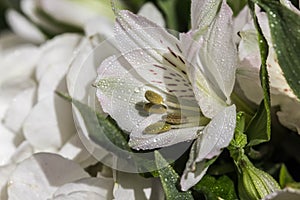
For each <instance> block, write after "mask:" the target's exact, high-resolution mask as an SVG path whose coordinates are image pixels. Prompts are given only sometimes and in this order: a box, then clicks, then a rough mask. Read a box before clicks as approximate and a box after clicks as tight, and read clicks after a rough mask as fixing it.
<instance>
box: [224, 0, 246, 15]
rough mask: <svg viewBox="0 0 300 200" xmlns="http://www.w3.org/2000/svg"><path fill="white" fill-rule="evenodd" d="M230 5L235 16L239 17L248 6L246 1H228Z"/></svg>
mask: <svg viewBox="0 0 300 200" xmlns="http://www.w3.org/2000/svg"><path fill="white" fill-rule="evenodd" d="M227 3H228V5H229V6H230V7H231V9H232V11H233V14H234V16H237V15H238V14H239V12H240V11H241V10H242V9H243V8H244V7H245V5H246V4H247V1H246V0H239V1H237V0H227Z"/></svg>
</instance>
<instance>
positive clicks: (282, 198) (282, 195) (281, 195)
mask: <svg viewBox="0 0 300 200" xmlns="http://www.w3.org/2000/svg"><path fill="white" fill-rule="evenodd" d="M299 198H300V190H298V189H294V188H289V187H286V188H284V189H283V190H279V191H276V192H274V193H272V194H269V195H267V196H266V197H265V198H263V200H287V199H289V200H297V199H299Z"/></svg>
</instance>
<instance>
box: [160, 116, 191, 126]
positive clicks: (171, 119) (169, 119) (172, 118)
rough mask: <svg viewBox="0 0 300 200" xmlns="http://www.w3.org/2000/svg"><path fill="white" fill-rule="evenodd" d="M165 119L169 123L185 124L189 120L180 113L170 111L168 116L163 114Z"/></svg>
mask: <svg viewBox="0 0 300 200" xmlns="http://www.w3.org/2000/svg"><path fill="white" fill-rule="evenodd" d="M163 120H164V121H166V122H167V123H169V124H174V125H179V124H184V123H187V122H188V120H187V118H186V117H185V116H183V115H181V114H180V113H170V114H168V115H166V116H163Z"/></svg>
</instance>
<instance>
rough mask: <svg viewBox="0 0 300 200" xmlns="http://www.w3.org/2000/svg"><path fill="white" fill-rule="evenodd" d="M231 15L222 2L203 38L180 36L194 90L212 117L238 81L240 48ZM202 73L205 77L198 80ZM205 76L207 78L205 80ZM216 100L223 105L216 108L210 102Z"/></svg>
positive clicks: (227, 100) (228, 100)
mask: <svg viewBox="0 0 300 200" xmlns="http://www.w3.org/2000/svg"><path fill="white" fill-rule="evenodd" d="M231 17H232V11H231V9H230V8H229V6H228V5H227V4H226V3H223V4H222V6H221V8H220V11H219V13H218V15H217V17H216V19H215V20H214V21H213V23H212V25H211V27H210V28H209V29H208V31H207V33H206V34H205V35H204V36H203V37H202V39H201V40H200V41H192V40H193V38H192V33H189V34H185V35H181V41H182V43H183V44H184V46H185V47H184V51H183V52H184V55H185V57H186V58H187V60H188V63H189V67H188V70H189V72H188V74H190V76H192V77H191V79H192V80H191V82H192V83H193V88H194V90H196V91H194V93H195V95H196V98H197V100H198V101H200V103H199V106H200V108H201V110H202V111H203V113H204V115H205V116H207V117H210V118H212V117H214V116H215V115H216V114H217V113H218V112H220V111H221V110H222V109H223V108H224V107H225V106H226V103H230V95H231V92H232V90H233V86H234V83H235V70H236V67H237V51H236V48H235V44H234V42H233V38H232V32H233V30H232V28H233V26H232V19H231ZM197 45H198V47H197ZM192 51H194V52H192ZM197 54H198V55H197ZM194 65H196V66H194ZM194 71H196V72H197V71H198V72H200V73H201V74H202V75H201V74H200V73H195V72H194ZM195 74H197V75H195ZM199 75H200V76H202V77H203V78H201V77H200V79H201V80H200V81H197V80H198V79H199V77H198V76H199ZM204 77H205V79H206V80H207V81H205V82H202V81H203V79H204ZM197 87H198V89H197ZM211 91H213V92H211ZM198 92H199V93H198ZM214 93H215V94H214ZM216 99H219V100H218V101H219V104H220V105H219V106H217V107H216V108H214V107H215V106H209V105H211V103H209V102H210V101H211V102H216ZM225 102H226V103H225Z"/></svg>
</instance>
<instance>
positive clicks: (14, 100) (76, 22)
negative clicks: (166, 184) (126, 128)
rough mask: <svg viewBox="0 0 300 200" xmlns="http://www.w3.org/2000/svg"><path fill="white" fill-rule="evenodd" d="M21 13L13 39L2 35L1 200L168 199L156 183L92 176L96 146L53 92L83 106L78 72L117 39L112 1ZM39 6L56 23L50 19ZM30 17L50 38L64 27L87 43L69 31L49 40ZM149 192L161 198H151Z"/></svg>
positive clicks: (50, 4)
mask: <svg viewBox="0 0 300 200" xmlns="http://www.w3.org/2000/svg"><path fill="white" fill-rule="evenodd" d="M93 5H94V7H93ZM95 6H96V7H95ZM21 8H22V10H23V12H24V13H25V14H26V15H27V16H26V17H24V16H22V15H21V14H20V13H18V12H16V11H14V10H9V11H8V12H7V19H8V22H9V24H10V25H11V28H12V30H13V31H14V33H12V32H3V33H1V35H0V72H1V78H0V92H1V96H0V102H1V104H0V120H1V123H0V133H1V134H0V199H1V200H6V199H10V200H14V199H16V200H17V199H21V198H22V199H32V200H35V199H36V200H41V199H53V200H54V199H55V200H58V199H60V200H61V199H113V198H115V199H134V198H139V199H150V198H152V199H160V198H163V193H162V192H161V191H162V189H161V186H160V184H157V183H158V182H157V180H156V179H144V178H142V177H140V176H139V175H131V174H126V173H122V172H116V171H114V172H112V170H111V169H110V168H108V167H105V166H104V165H100V166H99V167H98V168H97V171H98V173H97V174H95V175H93V177H92V176H91V175H90V174H88V173H87V172H86V171H85V170H84V169H85V168H87V167H91V166H93V165H95V164H97V162H98V160H97V159H96V158H95V157H94V156H93V155H92V154H91V152H92V151H93V145H92V144H91V143H90V142H89V139H88V138H84V137H81V136H80V133H79V134H78V133H77V130H76V128H75V124H74V119H73V113H72V107H71V104H70V103H69V102H67V101H65V100H64V99H62V98H61V97H59V96H57V95H56V94H55V92H56V91H59V92H63V93H69V94H74V96H75V97H77V98H79V100H82V98H83V97H82V95H83V96H84V94H83V93H80V92H81V91H80V90H79V91H77V90H76V88H75V87H76V84H77V81H78V80H77V76H78V72H79V71H78V70H80V67H81V64H82V63H81V61H82V60H84V59H85V58H86V56H87V55H88V54H89V53H90V51H91V50H92V49H93V45H94V44H95V43H98V42H101V41H102V40H104V39H105V38H107V37H109V36H110V35H111V34H112V25H113V18H112V16H113V12H112V11H111V8H110V3H109V1H107V2H106V3H100V5H99V2H98V1H93V0H91V1H89V2H83V1H68V0H66V1H31V0H23V1H21ZM37 8H39V9H42V10H43V11H44V12H46V13H47V14H48V15H49V16H51V17H52V18H56V19H55V20H52V21H47V20H45V18H43V17H42V16H40V15H39V14H40V13H38V12H36V10H37ZM56 8H59V10H57V9H56ZM99 9H100V10H99ZM153 9H154V7H153V6H152V5H149V4H147V6H145V7H143V10H142V11H141V13H142V14H144V15H149V13H151V15H152V16H153V13H158V12H157V11H156V10H154V12H153ZM78 13H80V14H78ZM99 13H100V14H101V15H99ZM102 14H103V15H102ZM158 14H159V13H158ZM154 15H155V14H154ZM27 17H28V18H29V19H30V20H31V21H33V22H34V24H37V25H38V27H39V28H40V27H42V30H43V28H44V29H46V30H47V32H48V33H49V30H50V32H51V31H52V32H51V33H55V34H57V33H60V32H62V33H63V32H67V30H65V29H63V28H64V27H65V26H59V25H60V23H62V24H63V23H64V24H69V25H72V26H76V27H80V28H82V30H84V31H85V33H86V36H87V37H85V36H82V35H81V34H74V33H64V34H60V35H58V36H56V37H54V38H52V39H50V40H47V39H46V35H45V34H43V32H41V31H40V30H41V29H38V28H37V27H36V26H35V25H34V24H33V23H31V22H30V21H29V20H28V19H27ZM160 17H161V16H160ZM58 20H60V23H58ZM54 22H55V23H54ZM40 43H41V44H40ZM81 59H82V60H81ZM96 67H98V66H95V68H96ZM88 78H89V79H92V80H93V79H95V74H89V75H88ZM83 92H85V91H83ZM85 103H87V102H85ZM82 136H83V134H82ZM82 140H84V141H85V143H84V144H83V141H82ZM100 154H103V155H102V157H103V159H104V158H105V157H106V156H107V153H106V152H103V151H101V150H100ZM131 179H134V180H135V181H134V183H133V182H131V181H130V180H131ZM156 182H157V183H156ZM151 188H155V191H156V192H155V193H153V194H151V191H152V189H151Z"/></svg>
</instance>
